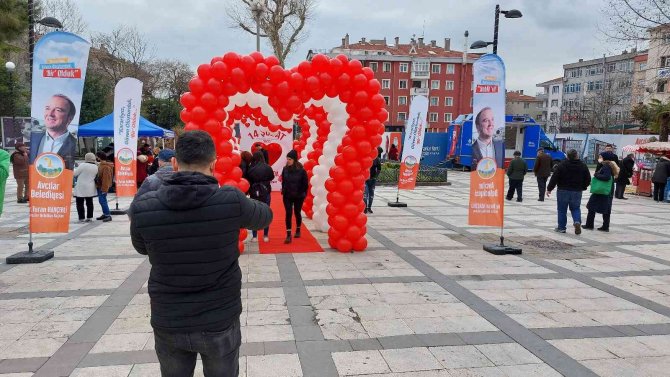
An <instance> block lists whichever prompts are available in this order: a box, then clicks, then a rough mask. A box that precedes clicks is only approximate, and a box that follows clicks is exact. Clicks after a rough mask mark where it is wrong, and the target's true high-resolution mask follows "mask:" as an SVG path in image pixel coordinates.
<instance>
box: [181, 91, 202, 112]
mask: <svg viewBox="0 0 670 377" xmlns="http://www.w3.org/2000/svg"><path fill="white" fill-rule="evenodd" d="M179 102H181V104H182V106H184V107H185V108H187V109H192V108H193V107H194V106H195V105H196V104H197V103H198V100H197V98H196V97H195V96H194V95H193V94H191V92H186V93H184V94H182V95H181V98H179Z"/></svg>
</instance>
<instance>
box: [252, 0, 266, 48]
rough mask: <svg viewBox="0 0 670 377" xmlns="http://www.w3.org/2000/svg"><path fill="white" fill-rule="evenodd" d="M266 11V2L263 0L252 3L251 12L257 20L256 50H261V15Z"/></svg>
mask: <svg viewBox="0 0 670 377" xmlns="http://www.w3.org/2000/svg"><path fill="white" fill-rule="evenodd" d="M263 12H265V4H264V3H263V2H262V1H261V0H256V1H254V2H253V4H251V13H253V15H254V20H255V21H256V51H261V26H260V25H261V16H262V15H263Z"/></svg>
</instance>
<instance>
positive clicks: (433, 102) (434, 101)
mask: <svg viewBox="0 0 670 377" xmlns="http://www.w3.org/2000/svg"><path fill="white" fill-rule="evenodd" d="M439 102H440V99H439V98H438V97H430V106H438V105H439Z"/></svg>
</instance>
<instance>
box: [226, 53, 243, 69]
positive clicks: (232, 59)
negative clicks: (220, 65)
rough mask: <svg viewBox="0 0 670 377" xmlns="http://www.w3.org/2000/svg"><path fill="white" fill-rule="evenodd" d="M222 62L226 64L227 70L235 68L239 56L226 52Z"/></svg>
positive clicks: (238, 62)
mask: <svg viewBox="0 0 670 377" xmlns="http://www.w3.org/2000/svg"><path fill="white" fill-rule="evenodd" d="M223 62H224V63H226V65H227V66H228V68H231V67H237V66H238V65H239V64H240V56H239V55H237V54H236V53H234V52H232V51H231V52H227V53H226V54H225V55H223Z"/></svg>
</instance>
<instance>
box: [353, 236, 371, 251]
mask: <svg viewBox="0 0 670 377" xmlns="http://www.w3.org/2000/svg"><path fill="white" fill-rule="evenodd" d="M353 248H354V251H363V250H365V249H367V248H368V240H367V239H366V238H365V237H361V238H359V239H358V240H357V241H356V242H354V245H353Z"/></svg>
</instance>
